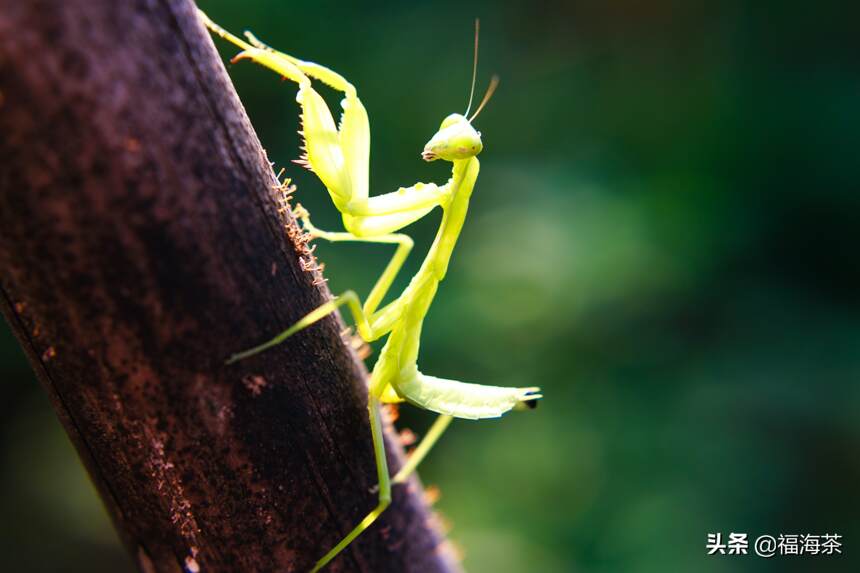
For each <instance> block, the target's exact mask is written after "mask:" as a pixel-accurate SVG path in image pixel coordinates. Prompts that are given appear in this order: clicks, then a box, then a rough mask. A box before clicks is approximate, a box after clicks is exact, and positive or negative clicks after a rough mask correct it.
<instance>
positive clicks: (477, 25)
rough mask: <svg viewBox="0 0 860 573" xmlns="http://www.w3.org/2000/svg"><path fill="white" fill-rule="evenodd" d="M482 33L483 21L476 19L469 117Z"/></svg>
mask: <svg viewBox="0 0 860 573" xmlns="http://www.w3.org/2000/svg"><path fill="white" fill-rule="evenodd" d="M480 31H481V21H480V20H479V19H478V18H475V60H474V61H473V62H472V89H471V91H469V105H467V106H466V113H464V114H463V115H464V116H468V115H469V110H471V109H472V99H473V98H474V97H475V78H476V77H477V76H478V33H479V32H480Z"/></svg>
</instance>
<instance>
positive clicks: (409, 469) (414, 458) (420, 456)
mask: <svg viewBox="0 0 860 573" xmlns="http://www.w3.org/2000/svg"><path fill="white" fill-rule="evenodd" d="M453 419H454V417H453V416H448V415H447V414H441V415H440V416H439V417H438V418H436V421H435V422H433V425H432V426H430V429H429V430H427V434H426V435H425V436H424V437H423V438H422V439H421V443H419V444H418V447H417V448H415V451H413V452H412V455H410V456H409V459H408V460H406V463H405V464H403V467H402V468H400V471H398V472H397V474H396V475H395V476H394V478H393V479H392V480H391V481H392V482H393V483H403V482H405V481H406V480H407V479H408V478H409V476H410V475H412V473H413V472H414V471H415V469H416V468H417V467H418V464H420V463H421V462H422V461H424V458H426V457H427V454H428V453H430V450H431V449H432V448H433V446H435V445H436V442H438V441H439V438H440V437H441V436H442V434H444V433H445V430H447V429H448V426H449V425H451V420H453Z"/></svg>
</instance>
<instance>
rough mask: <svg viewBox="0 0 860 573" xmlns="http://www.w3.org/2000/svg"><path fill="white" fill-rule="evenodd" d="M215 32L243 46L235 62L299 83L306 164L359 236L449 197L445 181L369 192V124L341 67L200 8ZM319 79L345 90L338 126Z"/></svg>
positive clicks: (389, 228)
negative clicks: (309, 58) (274, 43)
mask: <svg viewBox="0 0 860 573" xmlns="http://www.w3.org/2000/svg"><path fill="white" fill-rule="evenodd" d="M200 16H201V19H202V20H203V23H204V24H205V25H206V27H207V28H209V29H210V30H211V31H212V32H214V33H215V34H217V35H218V36H220V37H221V38H223V39H225V40H227V41H229V42H230V43H232V44H234V45H235V46H237V47H239V48H241V49H242V52H241V53H240V54H238V55H237V56H236V57H235V58H233V61H238V60H242V59H250V60H252V61H254V62H256V63H258V64H260V65H262V66H264V67H266V68H269V69H270V70H272V71H274V72H275V73H277V74H278V75H280V76H282V77H285V78H287V79H289V80H291V81H293V82H295V83H297V84H299V92H298V95H297V97H296V99H297V101H298V102H299V103H300V104H301V106H302V133H303V135H304V138H305V148H306V155H305V157H304V159H303V160H302V161H301V162H302V163H305V164H306V165H307V166H308V167H309V168H310V169H311V170H312V171H313V172H314V173H316V174H317V176H318V177H319V178H320V180H321V181H322V182H323V184H324V185H325V186H326V188H327V189H328V191H329V194H330V196H331V198H332V201H333V202H334V204H335V206H336V207H337V209H338V210H339V211H340V212H341V213H342V215H343V222H344V226H345V227H346V229H347V231H349V232H351V233H352V234H353V235H356V236H360V237H370V236H376V235H384V234H388V233H392V232H395V231H397V230H399V229H401V228H403V227H405V226H406V225H409V224H410V223H413V222H415V221H416V220H418V219H420V218H421V217H423V216H424V215H426V214H427V213H428V212H429V211H430V210H431V209H433V208H434V207H435V206H437V205H441V204H443V203H444V202H445V201H446V200H447V194H446V186H442V187H438V186H436V185H434V184H423V183H418V184H416V185H414V186H412V187H408V188H401V189H399V190H397V191H394V192H391V193H386V194H383V195H377V196H374V197H369V177H368V167H369V158H370V126H369V121H368V118H367V111H366V110H365V109H364V105H363V104H362V103H361V100H360V99H359V98H358V95H357V93H356V90H355V87H354V86H353V85H352V84H351V83H349V82H348V81H347V80H346V79H345V78H344V77H343V76H341V75H340V74H338V73H337V72H335V71H333V70H331V69H329V68H326V67H325V66H321V65H319V64H316V63H313V62H306V61H302V60H300V59H298V58H295V57H293V56H290V55H288V54H285V53H283V52H279V51H276V50H273V49H272V48H270V47H268V46H266V45H265V44H263V43H262V42H260V41H259V40H257V39H256V38H255V37H254V36H253V35H251V34H246V35H247V36H248V39H249V41H245V40H243V39H242V38H239V37H238V36H235V35H234V34H231V33H230V32H228V31H227V30H225V29H223V28H222V27H220V26H218V25H217V24H215V23H214V22H213V21H212V20H211V19H209V17H208V16H206V14H204V13H203V12H200ZM309 78H314V79H317V80H319V81H321V82H323V83H325V84H327V85H329V86H331V87H332V88H334V89H336V90H339V91H342V92H343V93H344V95H345V97H344V99H343V102H342V104H341V105H342V107H343V115H342V117H341V121H340V127H339V129H338V128H337V127H336V126H335V123H334V119H333V118H332V115H331V112H330V111H329V109H328V107H327V106H326V104H325V101H324V100H323V99H322V97H320V95H319V94H318V93H317V92H316V91H315V90H314V89H313V87H312V86H311V84H310V79H309Z"/></svg>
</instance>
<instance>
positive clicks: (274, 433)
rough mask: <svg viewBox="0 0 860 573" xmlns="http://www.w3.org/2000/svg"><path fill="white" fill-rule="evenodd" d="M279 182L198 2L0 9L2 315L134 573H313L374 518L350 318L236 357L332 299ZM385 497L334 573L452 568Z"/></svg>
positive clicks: (403, 506) (12, 2)
mask: <svg viewBox="0 0 860 573" xmlns="http://www.w3.org/2000/svg"><path fill="white" fill-rule="evenodd" d="M276 185H277V182H276V180H275V178H274V175H273V173H272V170H271V167H270V164H269V162H268V160H267V158H266V156H265V154H264V152H263V151H262V149H261V148H260V145H259V142H258V140H257V138H256V136H255V135H254V133H253V130H252V129H251V126H250V125H249V123H248V120H247V117H246V116H245V114H244V112H243V110H242V108H241V105H240V103H239V101H238V99H237V97H236V94H235V93H234V91H233V89H232V87H231V84H230V81H229V79H228V78H227V76H226V74H225V70H224V67H223V65H222V64H221V61H220V59H219V58H218V56H217V54H216V53H215V51H214V47H213V45H212V43H211V41H210V39H209V37H208V35H207V34H206V33H205V31H204V30H203V29H202V28H201V26H200V25H199V23H198V22H197V19H196V15H195V12H194V7H193V5H192V4H191V2H190V1H188V0H175V1H172V0H160V1H159V0H124V1H122V2H117V1H115V0H88V1H85V0H74V1H63V0H48V1H40V2H37V1H28V2H22V1H20V0H0V289H2V292H0V305H2V307H3V312H4V314H5V315H6V318H7V320H8V321H9V323H10V324H11V325H12V328H13V329H14V330H15V332H16V334H17V336H18V337H19V340H20V342H21V344H22V346H23V347H24V349H25V350H26V352H27V353H28V355H29V358H30V360H31V362H32V364H33V367H34V369H35V370H36V372H37V374H38V377H39V378H40V379H41V382H42V383H43V385H44V387H45V388H46V390H47V391H48V393H49V394H50V396H51V398H52V401H53V405H54V408H55V409H56V412H57V415H58V416H59V417H60V419H61V421H62V423H63V424H64V426H65V428H66V430H67V432H68V433H69V436H70V437H71V439H72V441H73V443H74V444H75V446H76V448H77V450H78V452H79V454H80V456H81V458H82V459H83V461H84V463H85V464H86V466H87V468H88V470H89V472H90V475H91V476H92V478H93V480H94V481H95V482H96V484H97V487H98V489H99V491H100V493H101V496H102V498H103V500H104V502H105V504H106V505H107V507H108V509H109V511H110V513H111V515H112V518H113V520H114V522H115V524H116V527H117V528H118V530H119V531H120V534H121V537H122V538H123V540H124V542H125V543H126V545H127V547H128V549H129V551H131V552H132V555H133V556H134V558H135V560H136V561H137V563H138V566H139V568H140V570H142V571H147V572H149V571H159V572H175V571H181V570H183V569H184V570H186V571H198V570H200V571H206V572H209V571H211V572H222V571H237V572H248V571H305V570H307V569H309V568H310V566H311V565H312V564H313V563H314V561H315V560H316V559H317V558H319V557H320V556H321V555H322V554H323V553H324V552H325V551H326V550H327V549H329V548H330V546H331V545H332V544H334V543H335V542H336V541H337V540H338V539H339V538H340V537H341V536H342V535H343V534H344V533H345V532H346V531H348V530H349V529H350V528H351V527H352V526H353V525H354V523H355V522H356V521H357V520H358V519H359V518H360V517H362V516H363V515H364V514H365V513H366V512H367V511H368V510H370V509H371V508H372V507H373V506H374V504H375V501H376V500H375V498H374V495H373V494H372V493H371V489H372V487H373V486H374V485H375V483H376V476H375V470H374V463H373V454H372V450H371V443H370V430H369V426H368V422H367V415H366V409H365V408H366V387H365V381H364V380H365V375H366V372H365V371H364V369H363V367H362V366H361V365H360V364H359V363H358V362H357V360H356V358H355V356H354V355H353V354H352V352H351V351H350V350H349V348H348V347H347V345H345V343H344V341H343V340H342V338H341V335H340V329H341V327H342V324H341V323H340V322H339V319H338V318H336V317H331V318H329V319H326V320H324V321H322V322H321V323H319V324H318V325H316V326H314V327H313V328H310V329H308V330H307V331H305V332H303V333H301V334H299V335H297V336H296V337H295V338H294V339H291V340H290V341H289V343H288V344H284V345H282V346H280V347H279V348H278V349H276V350H273V351H270V352H267V353H264V354H262V355H259V356H257V357H254V358H251V359H248V360H246V361H244V362H240V363H238V364H235V365H231V366H225V365H224V359H225V357H227V356H228V355H230V354H231V353H232V352H234V351H236V350H239V349H242V348H245V347H248V346H251V345H254V344H257V343H259V342H260V341H262V340H265V339H266V338H267V337H269V336H271V335H272V334H274V333H276V332H279V331H280V330H282V329H283V328H285V327H286V326H288V325H289V324H291V323H293V322H294V321H295V320H296V319H298V318H299V317H301V316H302V315H304V314H305V313H306V312H308V311H309V310H311V309H312V308H314V307H316V306H317V305H319V304H320V303H321V302H322V301H324V300H325V299H326V297H328V296H329V294H328V292H327V291H326V289H325V287H324V286H318V284H316V282H318V281H316V282H315V279H317V278H318V276H316V275H315V271H313V270H310V271H309V270H307V266H308V263H309V261H310V259H309V255H308V253H307V252H305V246H304V245H303V244H302V243H301V241H300V240H297V239H296V237H297V234H296V233H297V230H296V228H295V225H294V223H293V221H292V219H291V218H290V215H289V213H288V212H279V205H280V204H281V202H279V200H278V198H277V192H276V191H275V190H274V187H275V186H276ZM288 231H289V232H288ZM394 443H395V441H392V440H389V446H390V447H389V454H390V455H389V457H390V461H391V464H392V467H393V469H394V470H396V468H397V466H398V465H399V463H400V461H399V460H400V455H401V452H400V450H399V446H393V445H392V444H394ZM394 497H395V501H394V504H393V505H392V507H391V509H389V511H388V512H386V513H385V514H384V516H383V517H382V519H381V520H380V522H379V523H378V524H377V525H376V526H374V527H373V529H372V530H371V531H369V532H367V533H366V534H365V535H363V536H362V537H361V538H360V539H359V541H358V542H357V543H355V544H354V545H353V546H352V548H351V549H349V550H348V551H347V552H345V553H344V554H343V555H342V556H341V557H340V558H338V559H337V560H336V561H335V563H334V564H333V565H332V566H331V568H330V570H331V571H364V572H374V573H379V572H386V571H391V572H403V571H414V572H422V573H423V572H443V571H452V570H456V569H457V566H456V565H454V564H453V563H452V561H451V559H450V558H449V556H448V555H447V552H445V551H442V547H443V545H442V540H441V539H440V536H439V534H438V533H437V532H436V530H435V528H434V527H433V526H432V525H431V524H430V523H429V522H428V520H429V519H430V514H429V511H428V509H427V508H426V507H425V505H424V502H423V501H422V499H421V489H420V486H419V485H418V484H417V482H412V483H411V484H409V485H408V486H397V487H395V496H394Z"/></svg>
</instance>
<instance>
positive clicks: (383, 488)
mask: <svg viewBox="0 0 860 573" xmlns="http://www.w3.org/2000/svg"><path fill="white" fill-rule="evenodd" d="M367 409H368V412H369V414H370V432H371V436H372V437H373V454H374V457H375V458H376V475H377V478H378V479H379V502H378V503H377V505H376V507H375V508H374V509H373V510H372V511H371V512H370V513H368V514H367V515H366V516H365V517H364V519H362V520H361V521H360V522H359V523H358V525H356V526H355V527H354V528H353V529H352V531H350V532H349V533H347V534H346V536H345V537H344V538H343V539H341V540H340V541H339V542H338V544H337V545H335V546H334V547H332V548H331V550H329V552H328V553H326V554H325V555H323V557H322V558H321V559H320V560H319V561H317V563H316V565H314V568H313V569H312V570H311V573H316V572H317V571H319V570H320V569H322V568H323V567H325V566H326V565H328V563H329V562H330V561H331V560H332V559H334V558H335V557H336V556H337V554H338V553H340V552H341V551H343V550H344V549H345V548H346V547H347V546H348V545H349V544H350V543H352V542H353V540H354V539H355V538H356V537H358V536H359V535H361V534H362V532H364V530H365V529H367V528H368V527H370V526H371V525H372V524H373V522H374V521H376V519H377V518H378V517H379V516H380V515H381V514H382V512H383V511H385V509H386V508H387V507H388V506H389V505H391V478H390V477H389V475H388V462H386V460H385V443H384V441H383V438H382V419H381V417H380V415H379V399H378V398H376V397H375V396H373V395H372V394H371V396H370V398H369V399H368V402H367Z"/></svg>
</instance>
